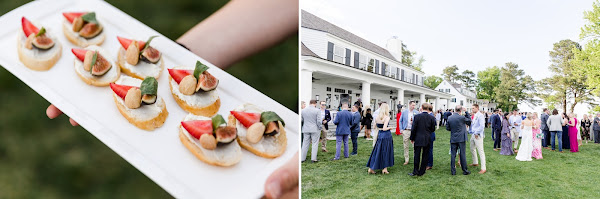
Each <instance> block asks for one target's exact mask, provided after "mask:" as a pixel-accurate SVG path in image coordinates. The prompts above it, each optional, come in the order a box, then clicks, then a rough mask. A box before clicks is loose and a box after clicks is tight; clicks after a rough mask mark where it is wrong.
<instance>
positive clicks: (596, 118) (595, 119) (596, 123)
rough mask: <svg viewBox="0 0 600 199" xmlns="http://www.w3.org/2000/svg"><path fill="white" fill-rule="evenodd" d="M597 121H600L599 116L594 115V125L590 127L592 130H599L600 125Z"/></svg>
mask: <svg viewBox="0 0 600 199" xmlns="http://www.w3.org/2000/svg"><path fill="white" fill-rule="evenodd" d="M598 121H600V118H598V117H594V125H593V127H592V130H594V131H600V125H598Z"/></svg>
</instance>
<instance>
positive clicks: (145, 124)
mask: <svg viewBox="0 0 600 199" xmlns="http://www.w3.org/2000/svg"><path fill="white" fill-rule="evenodd" d="M110 88H111V89H112V91H113V98H114V100H115V104H116V105H117V108H118V109H119V112H121V115H123V117H125V119H127V121H129V123H131V124H133V125H134V126H136V127H138V128H140V129H144V130H148V131H151V130H154V129H156V128H158V127H161V126H162V125H163V124H164V123H165V120H166V119H167V116H168V115H169V112H168V111H167V106H166V105H165V102H164V101H163V99H162V97H160V96H158V95H157V89H158V82H157V81H156V79H154V77H147V78H146V79H144V81H142V80H139V79H136V78H132V77H128V76H122V77H121V78H119V80H117V81H116V82H115V83H110Z"/></svg>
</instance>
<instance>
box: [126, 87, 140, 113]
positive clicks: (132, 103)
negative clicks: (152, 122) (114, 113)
mask: <svg viewBox="0 0 600 199" xmlns="http://www.w3.org/2000/svg"><path fill="white" fill-rule="evenodd" d="M141 104H142V91H141V90H140V89H138V88H130V89H129V91H127V95H125V106H126V107H127V108H131V109H136V108H139V107H140V105H141Z"/></svg>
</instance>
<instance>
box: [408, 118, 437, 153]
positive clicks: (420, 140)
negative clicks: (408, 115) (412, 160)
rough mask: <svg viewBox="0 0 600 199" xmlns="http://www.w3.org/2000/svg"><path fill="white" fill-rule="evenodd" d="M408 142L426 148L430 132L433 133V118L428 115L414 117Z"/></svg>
mask: <svg viewBox="0 0 600 199" xmlns="http://www.w3.org/2000/svg"><path fill="white" fill-rule="evenodd" d="M412 127H414V128H412V129H411V134H410V140H413V141H415V143H414V145H415V146H427V145H429V143H430V140H431V132H434V131H435V117H433V116H432V115H430V114H428V113H421V114H418V115H415V116H414V122H413V126H412Z"/></svg>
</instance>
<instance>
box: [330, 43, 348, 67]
mask: <svg viewBox="0 0 600 199" xmlns="http://www.w3.org/2000/svg"><path fill="white" fill-rule="evenodd" d="M345 58H346V49H344V47H341V46H338V45H334V46H333V61H334V62H338V63H342V64H343V63H344V59H345Z"/></svg>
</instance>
